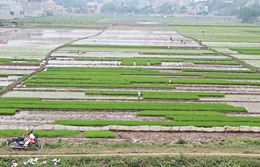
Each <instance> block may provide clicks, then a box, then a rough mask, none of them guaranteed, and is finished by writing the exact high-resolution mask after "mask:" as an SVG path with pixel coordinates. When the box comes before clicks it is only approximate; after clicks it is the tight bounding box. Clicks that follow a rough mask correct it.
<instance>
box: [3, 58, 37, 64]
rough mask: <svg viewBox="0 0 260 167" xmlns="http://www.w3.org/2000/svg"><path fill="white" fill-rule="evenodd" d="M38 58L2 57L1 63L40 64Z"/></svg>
mask: <svg viewBox="0 0 260 167" xmlns="http://www.w3.org/2000/svg"><path fill="white" fill-rule="evenodd" d="M40 63H41V60H38V59H0V64H40Z"/></svg>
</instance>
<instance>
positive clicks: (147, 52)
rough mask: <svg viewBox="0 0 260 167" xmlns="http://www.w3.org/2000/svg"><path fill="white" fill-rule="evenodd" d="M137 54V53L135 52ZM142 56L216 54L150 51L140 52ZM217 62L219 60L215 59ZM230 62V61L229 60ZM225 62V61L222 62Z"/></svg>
mask: <svg viewBox="0 0 260 167" xmlns="http://www.w3.org/2000/svg"><path fill="white" fill-rule="evenodd" d="M137 52H138V51H137ZM141 53H142V54H143V55H168V56H169V55H183V56H190V55H194V56H196V55H212V56H213V55H216V54H217V53H216V52H213V51H212V52H207V51H206V50H201V49H199V51H196V50H192V51H190V52H187V51H186V52H184V51H183V52H181V51H179V52H170V51H169V52H167V51H164V52H163V51H161V52H159V51H153V52H151V51H149V50H143V51H142V52H141ZM217 60H219V59H217ZM229 60H230V59H229ZM224 61H225V60H224Z"/></svg>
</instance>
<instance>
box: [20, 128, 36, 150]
mask: <svg viewBox="0 0 260 167" xmlns="http://www.w3.org/2000/svg"><path fill="white" fill-rule="evenodd" d="M23 137H24V145H23V146H24V147H27V146H28V145H29V143H30V144H34V139H35V136H34V135H33V130H32V131H30V132H28V133H24V134H23Z"/></svg>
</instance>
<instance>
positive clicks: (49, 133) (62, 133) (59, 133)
mask: <svg viewBox="0 0 260 167" xmlns="http://www.w3.org/2000/svg"><path fill="white" fill-rule="evenodd" d="M24 133H26V131H25V130H0V137H17V136H22V135H23V134H24ZM34 133H35V134H37V135H39V137H49V138H55V137H75V136H78V135H79V134H80V132H79V131H76V130H35V131H34Z"/></svg>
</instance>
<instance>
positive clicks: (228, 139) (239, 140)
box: [223, 138, 260, 143]
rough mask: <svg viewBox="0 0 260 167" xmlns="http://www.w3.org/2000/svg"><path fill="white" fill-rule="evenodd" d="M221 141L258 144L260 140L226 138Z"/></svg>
mask: <svg viewBox="0 0 260 167" xmlns="http://www.w3.org/2000/svg"><path fill="white" fill-rule="evenodd" d="M223 141H227V142H244V143H251V142H260V139H231V138H226V139H223Z"/></svg>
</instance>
